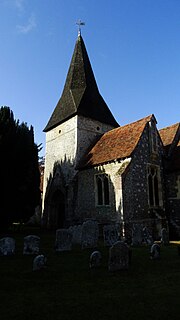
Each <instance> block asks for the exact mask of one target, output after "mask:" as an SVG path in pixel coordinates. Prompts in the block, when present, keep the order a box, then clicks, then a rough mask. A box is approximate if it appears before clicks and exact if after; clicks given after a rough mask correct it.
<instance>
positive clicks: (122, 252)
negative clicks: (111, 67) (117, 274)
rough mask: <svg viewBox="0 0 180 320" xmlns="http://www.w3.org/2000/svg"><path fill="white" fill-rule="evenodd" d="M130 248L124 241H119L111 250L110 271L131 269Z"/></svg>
mask: <svg viewBox="0 0 180 320" xmlns="http://www.w3.org/2000/svg"><path fill="white" fill-rule="evenodd" d="M129 257H130V251H129V247H128V245H127V244H126V243H124V242H123V241H117V242H116V243H114V244H113V246H112V247H111V248H110V249H109V261H108V269H109V271H117V270H123V269H128V268H129Z"/></svg>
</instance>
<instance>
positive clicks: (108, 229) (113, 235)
mask: <svg viewBox="0 0 180 320" xmlns="http://www.w3.org/2000/svg"><path fill="white" fill-rule="evenodd" d="M103 238H104V245H105V246H112V245H113V244H114V243H115V242H117V241H118V229H117V226H116V225H110V224H109V225H106V226H104V227H103Z"/></svg>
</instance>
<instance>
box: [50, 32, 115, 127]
mask: <svg viewBox="0 0 180 320" xmlns="http://www.w3.org/2000/svg"><path fill="white" fill-rule="evenodd" d="M77 114H78V115H82V116H84V117H88V118H91V119H94V120H98V121H100V122H102V123H106V124H109V125H112V126H113V127H117V126H118V124H117V122H116V120H115V119H114V117H113V115H112V113H111V112H110V110H109V108H108V106H107V105H106V103H105V101H104V100H103V98H102V96H101V95H100V93H99V90H98V87H97V84H96V80H95V77H94V74H93V71H92V68H91V64H90V61H89V57H88V54H87V51H86V47H85V45H84V41H83V39H82V36H81V34H79V35H78V38H77V41H76V45H75V49H74V53H73V56H72V60H71V64H70V67H69V71H68V74H67V78H66V82H65V86H64V90H63V93H62V96H61V98H60V100H59V102H58V103H57V106H56V108H55V109H54V112H53V113H52V116H51V118H50V120H49V122H48V124H47V126H46V127H45V129H44V131H45V132H46V131H49V130H51V129H52V128H54V127H56V126H57V125H59V124H60V123H62V122H64V121H66V120H68V119H69V118H71V117H73V116H75V115H77Z"/></svg>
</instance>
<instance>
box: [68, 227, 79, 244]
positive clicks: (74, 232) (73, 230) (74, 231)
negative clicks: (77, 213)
mask: <svg viewBox="0 0 180 320" xmlns="http://www.w3.org/2000/svg"><path fill="white" fill-rule="evenodd" d="M69 230H70V232H71V233H72V244H73V245H81V240H82V225H75V226H70V227H69Z"/></svg>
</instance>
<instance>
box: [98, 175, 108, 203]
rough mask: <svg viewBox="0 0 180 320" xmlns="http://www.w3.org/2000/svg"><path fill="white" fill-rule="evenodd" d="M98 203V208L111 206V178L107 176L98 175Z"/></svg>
mask: <svg viewBox="0 0 180 320" xmlns="http://www.w3.org/2000/svg"><path fill="white" fill-rule="evenodd" d="M96 203H97V205H98V206H108V205H109V178H108V175H106V174H98V175H96Z"/></svg>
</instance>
